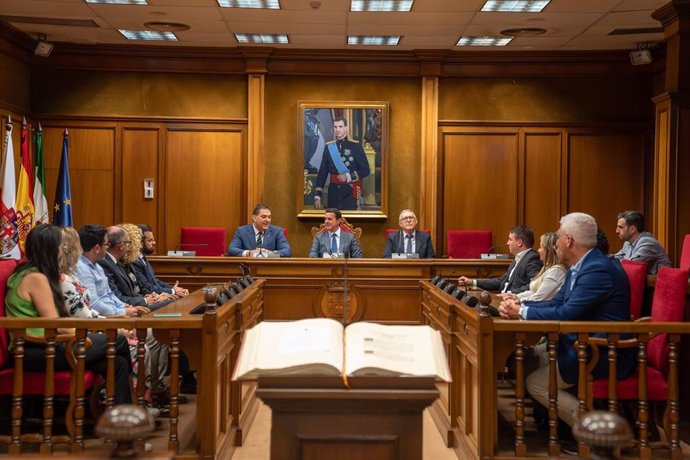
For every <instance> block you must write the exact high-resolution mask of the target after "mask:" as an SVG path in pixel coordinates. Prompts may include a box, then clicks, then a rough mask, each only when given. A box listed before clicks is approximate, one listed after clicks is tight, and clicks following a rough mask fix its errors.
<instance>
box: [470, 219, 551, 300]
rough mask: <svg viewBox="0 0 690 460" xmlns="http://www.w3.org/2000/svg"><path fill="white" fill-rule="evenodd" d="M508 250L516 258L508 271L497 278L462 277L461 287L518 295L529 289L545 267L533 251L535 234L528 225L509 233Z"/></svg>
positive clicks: (519, 226) (515, 228) (537, 254)
mask: <svg viewBox="0 0 690 460" xmlns="http://www.w3.org/2000/svg"><path fill="white" fill-rule="evenodd" d="M506 246H508V250H509V251H510V253H511V254H513V255H514V256H515V260H514V261H513V263H512V264H510V266H509V267H508V270H507V271H506V272H505V273H504V274H503V275H502V276H498V277H495V278H484V279H472V278H468V277H466V276H461V277H460V278H459V279H458V284H459V285H460V286H470V287H477V288H480V289H486V290H487V291H498V292H512V293H513V294H518V293H520V292H522V291H526V290H528V289H529V283H530V281H531V280H532V278H534V277H535V276H537V274H538V273H539V270H541V267H542V265H543V263H542V261H541V259H540V258H539V253H537V251H535V250H534V249H532V246H534V233H533V232H532V229H531V228H529V227H527V226H526V225H518V226H517V227H513V228H511V229H510V232H508V241H507V242H506Z"/></svg>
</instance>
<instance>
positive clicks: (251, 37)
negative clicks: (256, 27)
mask: <svg viewBox="0 0 690 460" xmlns="http://www.w3.org/2000/svg"><path fill="white" fill-rule="evenodd" d="M235 39H236V40H237V41H238V42H239V43H259V44H261V43H290V40H289V39H288V36H287V35H285V34H235Z"/></svg>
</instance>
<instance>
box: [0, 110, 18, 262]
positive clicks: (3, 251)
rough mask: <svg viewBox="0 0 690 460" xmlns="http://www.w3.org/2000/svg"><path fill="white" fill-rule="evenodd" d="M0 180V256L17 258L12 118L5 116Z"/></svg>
mask: <svg viewBox="0 0 690 460" xmlns="http://www.w3.org/2000/svg"><path fill="white" fill-rule="evenodd" d="M3 153H4V155H3V161H2V168H1V169H0V180H2V183H1V184H0V187H2V192H1V193H0V194H1V195H2V202H1V203H0V236H2V238H0V245H1V246H0V258H2V259H19V258H20V257H21V253H20V252H19V234H18V233H17V214H16V213H15V210H14V203H15V201H16V190H15V187H16V184H15V181H14V148H13V147H12V119H11V118H10V117H9V116H8V117H7V124H6V125H5V148H4V149H3Z"/></svg>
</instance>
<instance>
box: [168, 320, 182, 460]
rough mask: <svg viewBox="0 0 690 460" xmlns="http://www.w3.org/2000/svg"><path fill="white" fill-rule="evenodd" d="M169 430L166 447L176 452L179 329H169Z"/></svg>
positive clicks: (177, 442)
mask: <svg viewBox="0 0 690 460" xmlns="http://www.w3.org/2000/svg"><path fill="white" fill-rule="evenodd" d="M169 353H170V432H169V436H168V449H170V450H172V451H173V452H175V453H177V452H178V451H179V449H180V440H179V437H178V434H177V424H178V421H179V420H178V415H179V402H178V401H179V398H178V395H179V394H180V330H179V329H171V330H170V348H169Z"/></svg>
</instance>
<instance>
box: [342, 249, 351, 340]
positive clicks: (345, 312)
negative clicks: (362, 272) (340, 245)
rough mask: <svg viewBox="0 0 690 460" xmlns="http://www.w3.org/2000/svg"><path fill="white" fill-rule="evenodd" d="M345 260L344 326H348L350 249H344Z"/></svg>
mask: <svg viewBox="0 0 690 460" xmlns="http://www.w3.org/2000/svg"><path fill="white" fill-rule="evenodd" d="M343 257H344V258H345V261H344V263H343V327H345V326H347V304H348V303H349V302H348V300H349V297H348V295H347V294H348V293H347V259H349V258H350V250H349V249H348V250H347V251H343Z"/></svg>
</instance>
